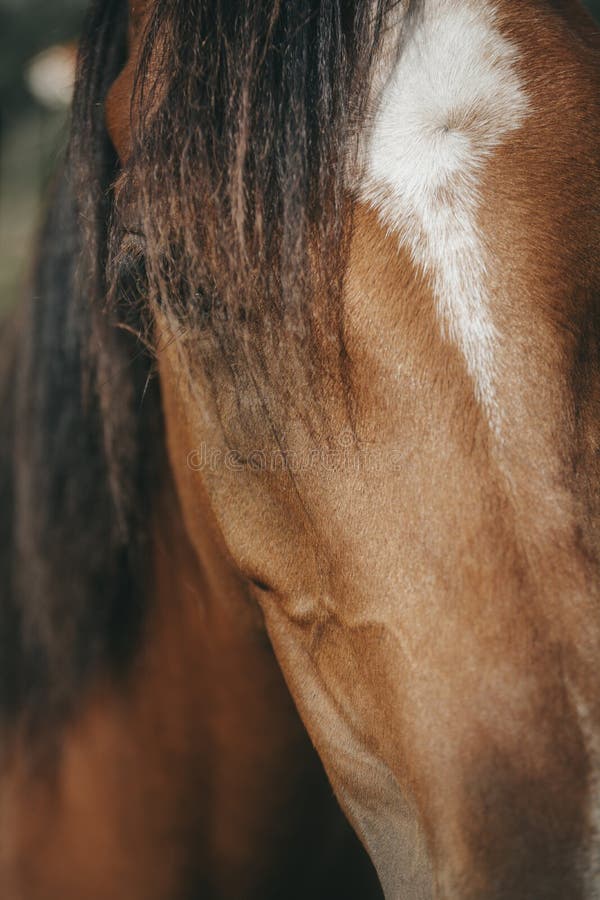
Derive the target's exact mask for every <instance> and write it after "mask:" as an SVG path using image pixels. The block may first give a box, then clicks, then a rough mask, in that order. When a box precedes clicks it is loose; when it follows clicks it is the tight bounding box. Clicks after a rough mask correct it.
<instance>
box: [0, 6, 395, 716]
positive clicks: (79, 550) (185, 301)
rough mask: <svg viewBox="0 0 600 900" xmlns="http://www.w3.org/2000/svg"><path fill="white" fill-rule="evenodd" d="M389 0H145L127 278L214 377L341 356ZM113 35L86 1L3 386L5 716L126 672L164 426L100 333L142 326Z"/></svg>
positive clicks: (150, 395)
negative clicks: (344, 302)
mask: <svg viewBox="0 0 600 900" xmlns="http://www.w3.org/2000/svg"><path fill="white" fill-rule="evenodd" d="M391 5H393V2H392V0H377V2H375V3H372V4H365V3H361V2H345V0H320V2H319V0H294V2H285V3H280V4H273V3H272V2H270V0H257V2H255V3H252V4H248V3H246V2H239V3H233V4H232V3H228V2H225V0H211V2H200V0H194V2H191V3H190V2H183V0H165V2H164V3H160V4H156V12H155V14H154V16H153V18H152V20H151V21H150V23H149V25H148V32H147V45H146V46H147V50H146V53H145V54H144V58H143V62H142V68H141V70H140V73H139V77H138V101H137V102H138V103H139V105H140V107H141V108H143V109H144V110H148V109H150V110H152V114H151V115H150V114H148V115H146V116H142V118H141V121H140V123H139V127H138V128H137V131H136V141H135V149H134V153H133V156H132V160H131V164H130V167H129V168H130V172H129V174H130V175H131V176H132V177H137V178H138V179H139V180H140V181H141V183H142V184H143V187H144V190H143V192H142V210H141V215H142V220H143V222H144V229H145V232H146V250H147V252H146V260H145V266H143V267H142V272H145V270H147V289H148V291H149V295H150V299H151V303H152V305H153V307H154V309H155V310H156V309H157V308H159V307H161V308H162V309H166V310H168V311H169V312H170V313H172V314H173V315H174V317H175V318H176V319H177V320H178V321H179V322H182V323H183V324H184V327H185V330H186V333H187V334H189V335H192V336H193V337H194V338H196V339H197V338H198V336H199V335H204V336H206V335H208V336H209V337H210V341H211V345H212V347H213V349H214V348H215V347H216V348H217V349H218V353H219V354H220V357H221V359H223V360H225V361H226V362H227V363H228V365H231V364H232V362H235V364H236V365H237V366H238V369H239V366H240V360H243V365H242V366H241V368H242V369H244V368H248V367H250V368H251V369H252V370H253V373H254V374H257V375H258V376H260V372H261V371H262V369H263V368H264V364H265V360H266V359H267V358H268V355H269V353H270V352H271V351H272V350H273V349H274V348H275V349H276V348H278V347H281V346H284V345H285V347H286V348H287V351H290V350H292V351H293V353H295V354H296V355H297V357H298V358H300V359H308V358H310V356H311V353H312V348H313V347H314V346H315V334H316V333H317V332H318V333H320V334H321V336H323V335H324V334H325V335H328V336H329V338H330V344H331V348H332V353H333V355H334V356H335V357H336V358H337V357H339V353H340V348H341V343H342V334H341V321H340V310H339V304H338V303H337V302H336V301H337V298H338V297H339V289H340V285H341V279H342V277H343V268H344V258H345V252H346V247H347V237H348V228H349V217H348V216H347V215H346V213H347V211H348V207H347V204H348V196H347V194H346V193H345V167H346V164H347V162H348V158H349V155H351V154H352V148H353V137H354V134H355V125H356V122H357V120H358V119H360V116H361V115H362V112H363V109H364V102H365V96H366V91H367V86H368V74H369V68H370V65H371V63H372V60H373V57H374V51H375V48H376V46H377V43H378V40H379V37H380V33H381V27H382V23H383V20H384V15H385V12H386V9H387V8H388V7H389V6H391ZM125 40H126V11H125V4H124V3H123V2H122V0H110V2H105V0H100V2H97V3H95V4H94V6H93V8H92V10H91V12H90V14H89V17H88V21H87V25H86V27H85V33H84V37H83V41H82V48H81V54H80V63H79V69H78V76H77V89H76V99H75V104H74V110H73V124H72V138H71V144H70V149H69V153H68V161H67V164H66V167H65V170H64V172H63V174H62V175H61V177H60V178H59V179H58V181H57V185H56V187H55V190H54V193H53V198H52V201H51V208H50V211H49V214H48V218H47V222H46V226H45V228H44V231H43V234H42V236H41V242H40V250H39V262H38V265H37V270H36V275H35V280H34V287H33V292H32V298H31V300H30V302H29V304H28V305H27V307H26V308H25V310H24V311H23V314H22V316H21V323H20V325H21V328H20V336H19V338H18V341H19V348H18V362H17V364H16V368H17V369H18V371H16V372H13V371H11V372H10V374H9V375H7V382H9V383H10V384H11V386H13V385H14V383H15V382H16V383H17V385H18V388H17V394H16V397H15V399H14V402H15V404H16V406H15V407H14V409H15V411H16V414H15V416H14V417H13V416H12V413H11V407H10V405H7V407H6V408H5V407H4V406H3V419H4V421H3V427H2V440H3V451H2V453H3V457H6V459H3V463H4V462H5V463H6V464H5V465H4V466H3V472H4V473H5V474H6V476H7V480H6V484H3V485H2V486H1V494H2V501H3V509H2V515H3V528H4V529H5V530H6V542H5V543H4V542H3V544H4V546H5V548H6V551H5V552H4V553H3V556H2V558H1V559H0V582H1V585H2V597H1V598H0V601H1V604H2V608H1V610H0V621H1V622H2V629H3V631H2V634H1V635H0V683H1V684H2V697H1V701H2V708H3V711H4V714H5V715H8V716H11V715H12V714H13V713H15V712H16V711H18V710H21V709H23V708H24V707H25V708H27V709H28V710H30V712H31V715H32V717H33V718H34V719H36V718H37V719H39V718H42V719H46V718H48V719H53V718H55V716H56V715H57V714H62V713H64V712H67V711H68V710H69V709H70V708H71V707H72V705H73V703H74V702H75V701H76V699H77V697H78V696H79V695H80V693H81V690H82V688H83V686H84V685H85V684H86V680H87V678H88V676H89V675H90V674H91V673H93V672H95V671H97V669H98V668H99V667H107V668H108V669H109V670H111V671H117V670H118V669H119V668H120V667H122V666H124V665H127V663H128V661H129V660H130V659H131V657H132V653H133V648H134V647H135V644H136V639H137V635H138V633H139V629H140V627H141V625H142V623H143V621H144V612H145V603H146V601H145V599H144V587H143V580H142V576H141V572H142V571H143V565H144V552H145V543H146V540H147V534H146V531H145V525H144V523H145V521H146V511H147V507H148V503H149V502H150V500H151V497H150V481H149V473H151V472H152V471H153V467H154V466H155V465H156V462H157V460H160V458H161V453H162V427H161V414H160V402H159V398H158V389H157V387H156V386H151V387H150V390H146V386H147V380H148V377H149V374H150V371H151V360H150V358H149V356H148V355H147V354H146V353H145V351H144V346H143V345H142V344H141V343H139V342H138V341H136V340H135V338H132V337H131V335H130V334H129V332H126V331H124V330H122V329H119V328H117V327H115V326H116V325H117V324H119V323H122V322H123V320H124V319H125V320H126V321H127V324H128V326H129V328H130V330H133V331H134V332H136V331H137V332H140V333H141V332H143V331H144V330H145V328H146V322H145V316H144V313H143V311H142V310H141V309H140V307H139V305H138V304H136V303H135V302H132V299H133V300H135V297H134V298H132V296H131V290H130V289H131V287H132V286H133V288H134V291H133V293H134V294H135V293H136V291H137V290H139V280H140V277H141V276H140V274H139V273H137V274H135V269H134V277H133V279H132V278H131V277H129V276H130V275H131V271H132V270H131V266H130V265H129V263H130V261H129V260H127V259H125V260H124V258H123V254H122V252H121V238H122V232H121V231H120V228H119V225H118V224H115V225H114V227H113V228H112V235H111V233H110V228H109V223H110V222H111V219H112V209H113V191H112V188H111V185H112V184H113V181H114V178H115V159H114V152H113V150H112V148H111V146H110V143H109V141H108V138H107V134H106V128H105V122H104V110H103V103H104V98H105V97H106V94H107V91H108V90H109V88H110V85H111V84H112V82H113V81H114V79H115V77H116V76H117V74H118V72H119V69H120V67H121V66H122V64H123V60H124V53H125ZM150 72H151V73H152V74H151V75H150V74H149V73H150ZM317 243H318V246H319V253H318V255H317V256H315V254H314V252H313V249H312V248H313V247H314V246H315V245H316V244H317ZM110 246H112V247H113V251H114V249H115V248H118V252H117V253H116V256H115V258H116V260H117V262H118V265H117V266H116V271H117V277H116V279H115V284H114V285H113V298H114V299H115V302H114V303H113V304H112V306H111V307H110V311H109V310H108V308H107V304H106V297H107V293H108V288H107V276H106V272H107V266H109V269H110V271H112V273H113V275H114V272H115V266H114V261H113V263H112V264H111V263H110V260H109V257H110V252H109V247H110ZM111 266H112V268H111ZM124 274H125V277H124ZM145 277H146V275H145V274H144V278H145ZM144 283H145V282H144ZM115 285H116V288H115ZM124 286H125V288H126V289H125V290H124V289H123V287H124ZM144 290H146V288H144ZM317 292H319V293H320V296H321V302H320V303H319V305H318V306H317V304H316V303H314V298H315V296H316V294H317ZM255 325H257V326H258V327H259V329H260V332H257V330H256V329H255V328H254V327H253V326H255ZM258 333H260V341H259V340H257V334H258ZM288 338H289V340H288ZM11 343H14V341H13V340H12V339H11ZM321 343H322V342H321ZM203 361H204V360H202V359H197V362H203ZM242 380H243V378H242ZM259 380H260V377H259ZM5 383H6V382H5ZM142 396H143V397H144V400H143V402H142V399H141V398H142ZM282 399H285V398H282ZM150 446H151V447H152V448H153V450H152V453H149V449H148V448H149V447H150ZM152 483H154V482H152ZM9 535H10V536H11V537H10V539H9ZM3 537H4V534H3Z"/></svg>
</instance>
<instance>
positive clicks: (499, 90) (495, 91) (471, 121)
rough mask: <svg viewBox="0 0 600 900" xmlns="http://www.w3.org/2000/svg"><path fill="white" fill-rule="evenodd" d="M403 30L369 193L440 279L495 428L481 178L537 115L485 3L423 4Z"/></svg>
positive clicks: (450, 320)
mask: <svg viewBox="0 0 600 900" xmlns="http://www.w3.org/2000/svg"><path fill="white" fill-rule="evenodd" d="M401 28H402V37H401V41H400V53H399V56H398V60H397V62H396V63H395V65H394V66H393V69H392V71H391V74H390V75H389V77H388V79H387V81H386V82H385V84H384V85H383V88H382V91H381V93H380V95H379V97H378V98H377V109H376V112H375V115H374V120H373V124H372V128H371V130H370V131H369V133H368V135H367V136H366V138H365V140H366V147H365V157H364V162H365V163H366V165H365V173H364V180H363V182H362V185H361V191H360V193H361V196H362V198H363V199H364V200H366V201H367V202H369V203H370V204H372V205H374V206H375V207H376V208H377V209H378V211H379V214H380V216H381V218H382V220H383V221H384V222H385V223H386V225H387V226H388V227H391V228H393V229H394V230H396V231H397V232H398V233H399V234H400V237H401V240H402V241H403V242H405V243H406V244H407V246H408V247H409V248H410V251H411V253H412V257H413V260H414V262H415V263H416V264H417V265H418V266H419V267H420V268H421V269H422V270H423V271H424V272H426V273H427V274H428V275H429V276H430V278H431V280H432V285H433V290H434V294H435V298H436V303H437V309H438V315H439V316H440V319H441V321H442V324H443V327H444V330H445V334H446V336H447V337H448V338H449V339H450V340H452V341H453V342H454V343H455V344H456V345H457V346H458V347H459V348H460V350H461V352H462V354H463V356H464V358H465V361H466V365H467V369H468V371H469V374H470V375H471V377H472V379H473V382H474V387H475V394H476V397H477V399H478V401H479V402H480V403H481V404H482V405H483V406H484V407H485V409H486V411H487V412H488V415H489V416H490V419H491V420H492V422H493V424H495V425H496V424H498V412H497V410H496V404H495V362H494V347H495V344H496V341H497V332H496V329H495V326H494V323H493V321H492V317H491V312H490V303H489V297H488V293H487V289H486V281H487V278H486V270H487V263H486V257H487V251H486V247H485V244H484V241H483V239H482V236H481V234H480V233H479V230H478V225H477V213H478V209H479V207H480V204H481V196H480V193H479V180H480V175H481V171H482V168H483V166H484V164H485V162H486V160H487V159H488V158H489V157H490V156H491V154H492V153H493V151H494V149H495V148H496V147H498V145H499V144H500V143H501V141H502V139H503V138H504V137H505V136H506V135H507V134H508V133H509V132H511V131H514V130H515V129H516V128H518V127H519V125H520V124H521V122H522V121H523V119H524V116H525V114H526V112H527V109H528V102H527V98H526V96H525V93H524V90H523V87H522V85H521V81H520V78H519V75H518V73H517V71H516V66H515V63H516V61H517V59H518V52H517V50H516V48H515V47H514V46H513V45H512V44H511V43H510V42H509V41H508V40H507V39H506V38H505V37H503V35H502V34H501V33H500V31H499V30H498V27H497V23H496V13H495V10H494V8H493V6H491V5H490V4H489V3H488V2H485V0H424V2H423V4H422V6H421V8H420V9H419V10H418V12H417V13H416V14H415V15H414V16H413V17H408V16H407V17H406V18H405V20H404V22H403V23H402V25H401ZM378 77H381V75H379V76H378Z"/></svg>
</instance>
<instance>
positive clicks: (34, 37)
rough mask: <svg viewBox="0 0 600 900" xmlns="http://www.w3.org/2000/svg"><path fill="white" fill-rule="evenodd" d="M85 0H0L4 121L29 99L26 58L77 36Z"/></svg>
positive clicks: (19, 111)
mask: <svg viewBox="0 0 600 900" xmlns="http://www.w3.org/2000/svg"><path fill="white" fill-rule="evenodd" d="M86 6H87V3H86V2H85V0H0V111H1V113H2V117H3V119H4V121H5V122H6V121H10V120H11V119H13V118H14V117H15V116H18V115H20V114H22V113H25V112H26V111H27V110H28V108H29V107H30V106H31V105H32V103H33V100H32V97H31V95H30V93H29V92H28V90H27V87H26V85H25V80H24V72H25V67H26V64H27V63H28V62H29V60H30V59H31V58H32V57H33V56H35V55H36V54H37V53H39V52H40V51H41V50H45V49H46V48H47V47H50V46H51V45H52V44H58V43H62V42H63V41H68V40H74V39H76V37H77V34H78V31H79V28H80V25H81V19H82V16H83V12H84V10H85V7H86Z"/></svg>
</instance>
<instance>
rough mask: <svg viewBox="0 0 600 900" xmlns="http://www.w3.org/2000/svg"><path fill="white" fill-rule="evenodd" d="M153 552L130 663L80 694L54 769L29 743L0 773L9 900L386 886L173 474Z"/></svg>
mask: <svg viewBox="0 0 600 900" xmlns="http://www.w3.org/2000/svg"><path fill="white" fill-rule="evenodd" d="M151 550H152V553H151V566H150V568H149V572H148V585H149V593H150V597H149V599H150V612H149V614H148V619H147V622H146V628H145V632H144V637H143V642H142V647H141V649H140V651H139V653H138V656H137V659H136V660H135V662H134V664H133V667H132V669H131V671H130V673H129V674H128V675H127V676H126V678H125V680H124V681H123V680H120V681H115V680H110V681H106V682H104V683H102V684H98V685H97V686H96V688H95V689H94V690H93V691H92V692H91V694H90V695H89V696H88V697H87V699H86V700H85V701H84V702H83V703H82V706H81V711H80V713H79V715H78V716H77V717H76V718H75V721H74V722H73V723H72V724H71V725H70V726H69V728H68V729H67V730H66V732H65V734H64V735H61V739H60V755H59V762H58V764H57V768H56V776H55V777H54V778H49V777H48V775H47V773H46V772H43V773H39V774H33V775H32V773H31V771H30V770H27V769H26V764H25V762H24V760H26V759H27V747H26V746H20V747H19V749H18V752H16V753H15V754H14V756H13V760H14V761H13V762H12V764H10V765H9V766H8V767H7V768H6V769H5V770H4V772H3V774H2V779H1V780H2V784H1V785H0V795H1V797H2V814H3V815H2V818H3V821H4V823H5V824H6V828H5V829H4V830H3V833H4V834H5V835H7V836H8V839H7V841H6V842H5V843H4V845H3V846H2V848H0V884H2V885H3V887H5V888H6V891H7V896H11V897H12V896H23V895H26V896H27V897H28V898H30V900H49V898H55V897H56V898H58V897H60V898H61V900H76V898H79V897H82V896H85V897H86V898H89V900H105V898H106V897H108V896H110V897H112V898H114V900H159V898H164V897H174V896H184V895H185V896H192V895H193V896H196V895H199V894H200V893H201V894H202V896H218V897H221V898H224V900H225V898H232V900H233V898H237V897H241V896H244V897H248V898H252V897H257V898H258V897H260V898H261V900H262V898H267V897H270V896H284V895H285V896H286V897H289V898H294V897H298V898H299V897H303V896H307V895H310V896H315V897H320V896H323V897H328V898H329V897H334V898H335V897H340V898H341V897H347V896H351V895H353V894H352V893H351V892H352V891H353V890H355V889H356V885H359V888H358V896H361V897H378V896H379V889H378V888H377V887H376V882H375V883H374V875H373V872H372V869H371V866H370V863H368V860H367V859H366V857H365V855H364V853H363V851H362V849H361V848H360V847H359V845H358V842H357V840H356V838H355V837H354V835H353V834H352V833H351V832H350V829H349V827H348V826H347V824H346V822H345V820H344V819H343V817H342V815H341V813H340V811H339V808H338V807H337V804H336V803H335V801H334V800H333V797H332V792H331V789H330V787H329V785H328V782H327V781H326V778H325V775H324V773H323V771H322V768H321V765H320V763H319V761H318V758H317V756H316V754H315V752H314V750H313V748H312V746H311V745H310V742H309V740H308V737H307V736H306V733H305V731H304V728H303V726H302V725H301V722H300V719H299V717H298V715H297V713H296V711H295V708H294V707H293V704H292V701H291V699H290V697H289V694H288V692H287V689H286V687H285V684H284V682H283V678H282V676H281V674H280V671H279V668H278V666H277V664H276V662H275V659H274V656H273V653H272V650H271V647H270V644H269V643H268V640H267V638H266V635H265V631H264V626H263V624H262V620H261V617H260V616H259V614H258V612H257V611H256V609H255V608H254V607H253V605H252V602H251V600H250V599H249V597H248V596H247V594H246V592H245V591H244V589H243V586H242V585H241V584H240V582H239V580H238V579H237V578H236V577H235V575H234V574H233V572H232V570H231V568H230V567H229V566H228V564H227V561H226V560H224V559H223V557H222V556H221V555H220V554H219V553H218V552H217V550H216V548H214V547H211V541H210V540H207V543H206V547H205V550H206V552H207V553H208V559H207V560H206V561H205V560H203V561H202V562H201V561H200V560H199V558H198V554H197V553H196V551H195V550H194V549H193V547H192V544H191V542H190V541H189V539H188V536H187V533H186V530H185V527H184V525H183V519H182V516H181V512H180V508H179V504H178V501H177V499H176V497H175V494H174V492H173V490H172V488H171V487H170V486H169V487H168V488H167V489H165V490H164V491H163V492H162V493H161V495H160V496H159V497H158V498H157V501H156V503H155V513H154V517H153V526H152V540H151ZM32 848H35V850H32ZM92 848H93V850H92ZM33 855H34V856H35V860H36V863H35V866H33V867H32V866H31V864H30V860H31V859H32V857H33ZM115 872H118V873H119V877H118V879H116V878H115ZM3 895H4V890H3Z"/></svg>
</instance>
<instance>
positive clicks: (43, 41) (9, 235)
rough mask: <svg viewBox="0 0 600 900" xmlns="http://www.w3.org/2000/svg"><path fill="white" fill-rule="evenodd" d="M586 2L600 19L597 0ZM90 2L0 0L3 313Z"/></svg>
mask: <svg viewBox="0 0 600 900" xmlns="http://www.w3.org/2000/svg"><path fill="white" fill-rule="evenodd" d="M248 2H252V0H248ZM587 5H588V6H589V7H590V8H591V9H592V11H593V12H594V13H595V14H596V15H597V16H598V18H600V0H588V3H587ZM86 6H87V0H0V313H2V311H3V310H6V309H7V308H8V306H10V305H11V304H12V303H13V302H15V300H16V299H18V297H19V295H20V293H21V292H22V290H23V285H24V282H25V280H26V277H27V271H28V264H29V262H28V261H29V260H30V258H31V247H32V236H33V234H34V232H35V229H36V226H37V223H38V220H39V216H40V208H41V205H42V203H43V196H44V193H45V188H46V185H47V182H48V179H49V177H50V175H51V173H52V171H53V169H54V168H55V165H56V162H57V160H58V158H59V157H60V154H61V153H62V151H63V149H64V145H65V141H66V127H67V119H68V105H69V97H70V82H71V81H72V71H73V59H74V46H75V42H76V40H77V34H78V31H79V28H80V25H81V19H82V16H83V12H84V10H85V7H86Z"/></svg>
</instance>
